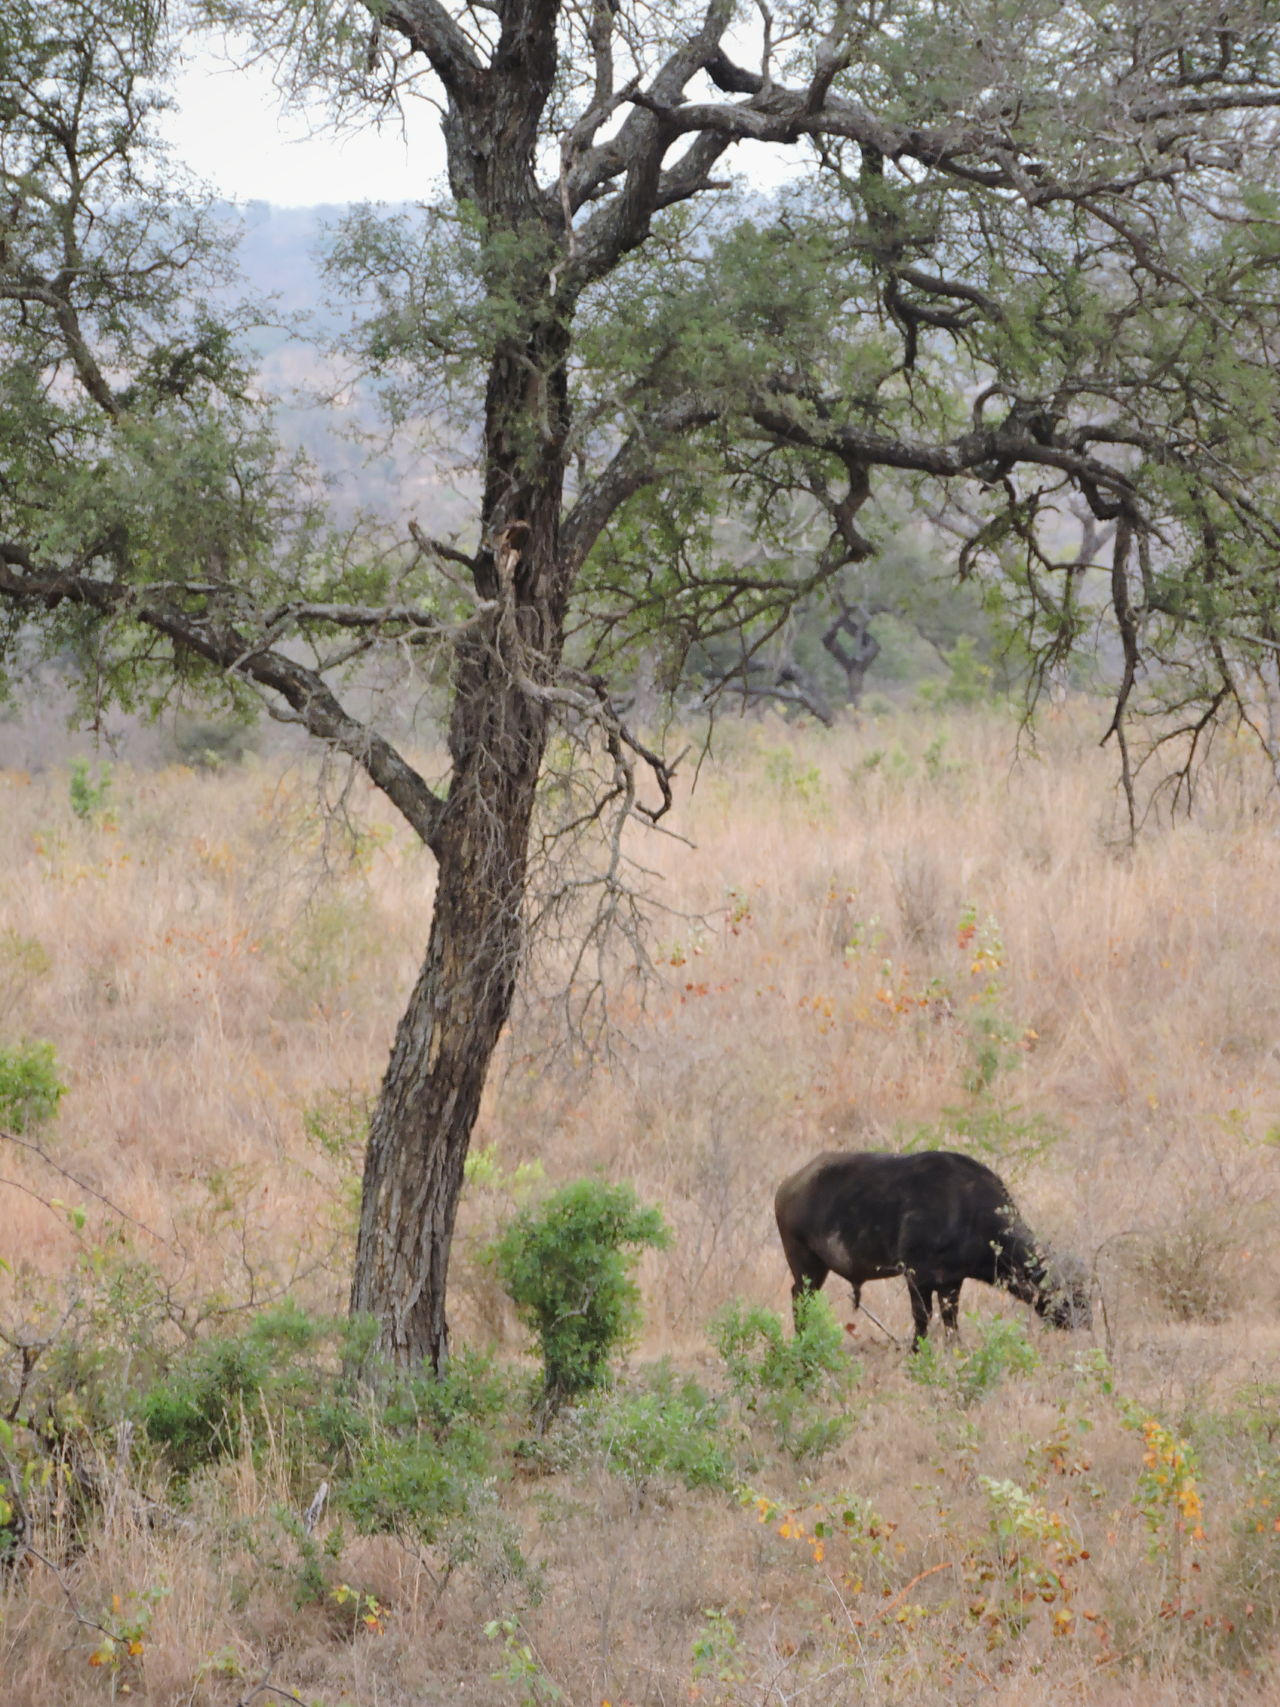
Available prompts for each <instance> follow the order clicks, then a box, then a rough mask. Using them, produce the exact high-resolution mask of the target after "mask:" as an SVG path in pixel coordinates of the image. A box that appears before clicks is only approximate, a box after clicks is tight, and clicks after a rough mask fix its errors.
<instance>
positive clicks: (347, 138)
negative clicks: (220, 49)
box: [160, 51, 444, 207]
mask: <svg viewBox="0 0 1280 1707" xmlns="http://www.w3.org/2000/svg"><path fill="white" fill-rule="evenodd" d="M174 95H175V98H176V100H177V102H178V107H177V110H176V111H175V112H172V113H169V114H167V115H165V117H164V119H163V122H162V123H161V125H160V130H161V132H162V134H163V135H164V136H165V137H166V138H167V140H168V141H169V142H170V143H171V144H172V146H173V148H174V150H175V152H176V153H177V155H178V157H179V159H181V160H183V161H185V163H186V164H187V165H188V166H189V167H190V168H191V170H192V171H193V172H194V173H195V174H196V176H197V177H198V178H200V179H201V180H202V181H203V182H204V183H205V184H208V185H209V186H210V187H211V188H212V189H213V190H214V191H215V192H216V194H218V195H219V196H223V197H225V198H226V199H227V200H229V201H237V202H246V201H266V202H271V203H273V204H274V205H275V206H277V207H317V206H320V205H321V204H322V203H326V202H354V201H415V200H426V199H428V198H429V196H430V194H431V190H432V186H433V185H434V184H435V183H436V182H437V181H438V179H439V178H440V176H441V175H442V173H443V170H444V150H443V146H442V145H441V143H440V141H439V135H438V132H436V131H435V129H434V127H433V126H431V125H424V126H423V132H424V134H423V135H422V136H421V137H420V138H418V139H417V140H416V142H415V145H414V147H413V148H412V149H410V148H409V147H408V146H407V145H406V142H405V138H404V135H403V133H402V132H401V130H400V128H399V126H398V125H394V124H388V125H387V126H385V127H384V128H383V129H381V130H375V129H373V128H368V129H364V130H360V131H355V132H346V133H344V134H337V133H335V132H334V130H333V129H332V127H330V126H325V125H324V124H323V122H322V118H323V115H322V114H320V113H317V114H316V115H315V117H314V119H313V120H312V121H311V122H310V123H309V122H308V118H307V116H306V115H305V114H302V113H296V112H290V113H284V112H282V103H281V98H280V95H279V93H278V92H277V91H276V89H275V88H274V87H273V85H272V82H271V75H270V72H269V71H268V70H267V68H266V67H265V66H261V65H259V66H248V67H246V68H244V69H240V68H236V67H232V66H230V65H229V64H228V63H227V62H226V61H225V60H224V59H221V58H219V57H215V56H214V55H213V54H211V53H210V52H207V51H202V52H201V53H200V54H199V55H193V56H192V57H191V58H189V59H188V60H187V62H186V64H185V66H184V68H183V71H182V73H181V75H180V77H179V79H178V81H177V84H176V87H175V89H174Z"/></svg>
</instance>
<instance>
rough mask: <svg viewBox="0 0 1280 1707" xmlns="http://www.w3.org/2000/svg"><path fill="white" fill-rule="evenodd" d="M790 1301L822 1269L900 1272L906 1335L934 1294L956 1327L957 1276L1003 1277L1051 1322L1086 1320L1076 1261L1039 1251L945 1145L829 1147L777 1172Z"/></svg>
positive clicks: (991, 1180) (877, 1276) (921, 1334)
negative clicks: (895, 1151) (906, 1151)
mask: <svg viewBox="0 0 1280 1707" xmlns="http://www.w3.org/2000/svg"><path fill="white" fill-rule="evenodd" d="M774 1210H775V1212H776V1214H777V1217H778V1231H779V1233H780V1234H781V1235H782V1248H783V1250H784V1251H785V1252H786V1254H787V1261H788V1263H789V1264H790V1265H791V1273H792V1276H793V1280H794V1284H793V1285H792V1288H791V1297H792V1299H793V1301H794V1300H795V1299H797V1298H799V1296H800V1294H801V1293H802V1292H803V1291H804V1290H805V1288H806V1287H813V1288H814V1289H815V1290H816V1288H818V1287H819V1286H821V1285H822V1283H823V1281H824V1280H825V1279H826V1278H827V1275H828V1274H829V1273H832V1272H834V1273H836V1274H838V1275H841V1276H843V1278H844V1279H845V1280H847V1281H849V1282H850V1283H851V1284H852V1286H853V1303H854V1308H855V1309H856V1308H857V1307H858V1305H859V1303H860V1302H861V1294H862V1287H863V1283H864V1282H865V1281H868V1280H887V1279H889V1278H890V1276H892V1275H895V1274H900V1275H902V1276H904V1278H905V1279H906V1282H907V1289H908V1291H909V1292H910V1294H911V1315H912V1319H913V1320H914V1322H915V1344H916V1345H919V1344H920V1343H921V1341H922V1340H923V1339H924V1338H925V1337H926V1336H927V1334H928V1332H929V1317H930V1315H931V1314H932V1311H933V1295H934V1293H935V1292H936V1293H937V1294H938V1309H939V1313H940V1315H941V1317H942V1325H943V1327H944V1328H945V1329H946V1330H947V1332H948V1333H952V1334H954V1333H956V1332H958V1323H957V1320H956V1314H957V1311H958V1310H959V1307H960V1288H961V1286H962V1285H963V1283H964V1282H965V1281H966V1280H985V1281H986V1282H987V1284H988V1285H989V1286H1003V1287H1004V1288H1005V1289H1006V1290H1007V1291H1009V1292H1012V1293H1013V1295H1014V1297H1015V1298H1021V1299H1022V1300H1023V1302H1024V1303H1027V1304H1034V1306H1035V1308H1036V1311H1037V1313H1038V1314H1039V1315H1041V1316H1044V1317H1046V1318H1047V1319H1048V1320H1049V1321H1050V1322H1052V1323H1053V1325H1054V1327H1057V1328H1075V1327H1088V1326H1089V1325H1090V1323H1091V1319H1092V1315H1091V1311H1090V1308H1089V1293H1088V1289H1087V1287H1086V1285H1085V1283H1084V1274H1083V1271H1082V1269H1081V1268H1080V1266H1079V1264H1077V1263H1075V1262H1073V1261H1071V1260H1070V1259H1064V1260H1055V1259H1050V1258H1047V1257H1046V1255H1045V1254H1044V1252H1043V1251H1042V1250H1041V1249H1040V1247H1039V1246H1038V1245H1037V1244H1036V1242H1035V1240H1034V1239H1033V1238H1032V1236H1031V1233H1030V1231H1029V1229H1028V1228H1027V1226H1026V1224H1025V1223H1024V1222H1023V1221H1022V1220H1021V1219H1020V1217H1019V1215H1018V1211H1017V1210H1016V1208H1015V1207H1014V1204H1013V1200H1012V1198H1011V1197H1010V1196H1009V1193H1008V1191H1007V1190H1006V1189H1005V1185H1004V1181H1003V1180H1002V1179H1001V1178H1000V1177H999V1175H998V1174H994V1173H992V1171H991V1169H990V1168H987V1167H984V1166H983V1165H982V1163H981V1162H975V1161H974V1159H973V1157H972V1156H963V1155H960V1154H959V1153H958V1152H957V1151H955V1150H924V1151H921V1152H920V1153H919V1154H918V1155H913V1156H890V1155H884V1154H882V1153H880V1152H876V1151H870V1152H863V1153H856V1152H849V1151H839V1150H828V1151H826V1152H825V1153H824V1154H823V1155H821V1156H817V1157H815V1158H814V1160H813V1161H811V1162H809V1163H808V1164H807V1165H806V1166H805V1167H803V1168H801V1169H800V1171H799V1173H795V1174H792V1175H791V1177H790V1178H789V1179H785V1180H783V1182H782V1184H781V1185H780V1186H779V1187H778V1193H777V1196H776V1198H775V1199H774Z"/></svg>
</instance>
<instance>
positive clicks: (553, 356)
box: [351, 279, 569, 1369]
mask: <svg viewBox="0 0 1280 1707" xmlns="http://www.w3.org/2000/svg"><path fill="white" fill-rule="evenodd" d="M538 285H541V287H542V289H541V291H540V292H539V291H538V289H537V286H538ZM531 298H532V300H531V301H530V302H529V303H528V314H529V318H528V321H527V325H528V328H529V330H528V333H527V336H526V338H525V339H524V340H523V341H522V342H521V343H520V344H519V346H518V347H515V348H513V347H511V346H508V347H507V348H506V349H504V350H502V351H500V352H499V353H498V354H497V355H496V356H495V359H494V361H493V363H492V365H491V368H490V376H489V388H488V396H487V401H486V445H487V449H488V457H487V468H486V479H485V497H484V505H483V513H482V533H481V539H482V544H481V548H480V550H479V551H478V553H477V556H476V572H475V579H476V590H477V593H478V594H479V595H480V596H481V597H482V598H483V599H486V600H489V601H492V602H493V605H494V607H495V608H494V609H493V610H492V611H490V612H489V613H487V614H486V615H485V616H484V617H483V619H482V620H481V621H480V622H479V623H475V624H473V625H471V627H470V629H469V631H468V633H467V635H466V637H465V638H464V639H463V640H461V641H460V642H459V644H458V647H457V651H456V654H455V667H454V673H453V709H452V712H451V716H450V724H449V752H450V757H451V759H452V769H451V773H450V780H449V795H448V801H447V804H446V807H445V810H444V814H443V817H442V820H441V823H440V826H439V829H438V830H437V832H436V833H435V834H434V835H433V837H432V844H431V845H432V851H433V852H434V853H435V855H436V859H437V863H438V878H437V889H436V900H435V908H434V912H433V915H432V921H431V936H430V941H429V944H428V948H427V956H426V960H425V962H424V964H423V967H422V971H421V973H420V974H419V976H418V981H417V984H416V986H415V988H414V991H413V995H412V998H411V999H410V1002H409V1006H408V1009H407V1010H406V1012H405V1015H404V1017H403V1019H402V1020H401V1021H400V1025H399V1028H398V1030H397V1033H396V1040H395V1045H394V1048H393V1050H392V1054H391V1060H390V1064H389V1065H388V1068H387V1072H386V1076H385V1078H384V1079H383V1083H382V1089H381V1092H380V1094H379V1098H378V1103H377V1107H376V1109H375V1111H374V1116H373V1120H372V1122H371V1125H370V1131H369V1146H368V1151H367V1154H366V1157H365V1170H364V1182H363V1196H362V1202H361V1214H360V1230H359V1236H358V1240H357V1245H356V1260H355V1271H354V1276H353V1280H352V1287H351V1309H352V1311H353V1313H362V1314H371V1315H373V1316H375V1317H376V1318H377V1320H378V1323H379V1338H378V1344H379V1349H380V1350H381V1351H382V1352H384V1353H385V1354H386V1355H387V1356H389V1357H391V1358H392V1359H393V1360H394V1361H395V1362H396V1363H398V1364H401V1365H417V1364H422V1363H429V1364H430V1365H432V1366H433V1367H435V1368H437V1369H438V1368H439V1367H440V1364H441V1362H442V1361H443V1360H444V1359H445V1358H446V1357H447V1355H448V1349H449V1333H448V1324H447V1321H446V1318H445V1284H446V1277H447V1273H448V1266H449V1250H450V1246H451V1244H452V1240H453V1227H454V1219H455V1216H456V1212H457V1205H458V1198H459V1195H460V1193H461V1190H462V1177H463V1174H462V1171H463V1163H464V1161H465V1160H466V1155H467V1149H468V1146H469V1144H470V1141H471V1132H472V1128H473V1127H474V1125H475V1121H476V1116H477V1114H478V1112H479V1108H480V1098H481V1094H482V1092H483V1090H484V1084H485V1079H486V1077H487V1075H488V1070H489V1065H490V1062H491V1061H492V1059H493V1054H494V1051H495V1049H496V1048H497V1046H498V1041H499V1038H500V1036H501V1034H502V1028H503V1026H504V1025H505V1024H506V1020H507V1016H508V1013H509V1012H510V1008H511V1000H512V996H513V994H514V991H515V982H516V976H517V973H518V971H519V966H520V961H521V955H522V947H523V942H522V938H523V907H524V891H525V880H526V871H527V864H528V849H529V830H530V825H531V822H532V818H533V810H534V806H535V803H536V797H537V786H538V777H539V774H540V771H541V766H542V759H543V754H544V752H545V750H546V744H547V735H548V729H549V725H550V716H549V708H550V697H549V694H548V693H547V691H546V690H547V689H548V688H549V687H550V685H551V684H552V683H553V681H554V678H555V674H556V671H557V669H558V667H559V663H560V653H561V647H562V644H563V637H564V620H565V611H566V608H567V604H568V594H569V572H568V570H567V569H566V567H565V565H564V563H563V561H562V559H561V556H560V552H559V524H560V508H561V497H562V491H563V483H564V463H565V441H566V437H567V400H566V399H567V385H566V378H565V366H564V361H565V350H566V346H567V337H566V335H565V333H564V331H563V329H562V328H561V327H559V326H558V325H557V324H556V323H555V322H554V320H553V319H552V317H551V316H550V315H549V314H548V312H547V296H546V280H545V279H542V280H539V281H535V288H534V290H533V291H532V292H531Z"/></svg>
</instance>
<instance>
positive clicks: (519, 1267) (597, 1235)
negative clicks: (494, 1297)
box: [490, 1179, 671, 1403]
mask: <svg viewBox="0 0 1280 1707" xmlns="http://www.w3.org/2000/svg"><path fill="white" fill-rule="evenodd" d="M670 1237H671V1236H670V1234H669V1233H668V1232H667V1229H666V1227H665V1226H664V1225H663V1221H662V1216H661V1214H660V1212H659V1211H658V1210H657V1209H653V1208H647V1207H645V1206H644V1205H642V1204H641V1203H639V1202H638V1201H637V1199H636V1195H635V1192H634V1191H633V1190H632V1188H631V1187H630V1186H629V1185H608V1184H606V1183H605V1181H603V1180H590V1179H588V1180H577V1181H575V1182H574V1183H573V1184H572V1185H567V1186H564V1187H562V1189H561V1190H559V1191H557V1192H553V1193H552V1194H551V1196H550V1197H548V1198H546V1199H545V1200H544V1201H543V1202H542V1203H541V1204H540V1205H538V1206H537V1207H531V1208H529V1209H526V1210H523V1211H522V1212H521V1213H520V1214H519V1215H517V1216H516V1218H515V1219H514V1220H513V1221H512V1222H511V1224H510V1226H508V1228H507V1229H506V1231H505V1232H504V1233H503V1234H502V1236H501V1237H500V1238H499V1239H497V1240H495V1241H494V1243H493V1245H492V1246H491V1247H490V1252H491V1256H492V1260H493V1263H494V1265H495V1267H496V1269H497V1273H498V1278H499V1279H500V1280H501V1282H502V1285H503V1288H504V1289H505V1291H506V1292H507V1294H508V1296H509V1297H510V1298H511V1300H512V1302H513V1303H514V1305H515V1307H516V1312H517V1314H518V1315H519V1317H520V1319H521V1321H523V1322H524V1323H525V1324H526V1325H527V1326H528V1327H531V1328H532V1329H533V1331H534V1334H535V1335H536V1337H537V1341H538V1348H539V1351H540V1352H541V1354H542V1362H543V1371H544V1391H545V1393H546V1395H547V1397H548V1399H549V1400H551V1401H552V1402H553V1403H559V1401H560V1400H562V1399H565V1398H567V1397H569V1396H571V1395H572V1394H575V1393H583V1392H587V1391H589V1390H590V1389H591V1388H593V1387H599V1386H601V1385H602V1384H603V1383H604V1382H605V1381H606V1380H607V1379H608V1374H609V1359H610V1358H611V1356H612V1355H613V1354H614V1353H615V1352H616V1351H618V1350H620V1349H621V1347H622V1346H624V1345H625V1344H626V1343H627V1342H628V1341H629V1340H630V1339H631V1337H632V1336H633V1335H634V1333H635V1330H636V1328H637V1326H638V1324H639V1320H640V1294H639V1289H638V1288H637V1286H636V1284H635V1282H634V1280H633V1279H632V1278H631V1271H632V1269H633V1268H634V1267H635V1263H636V1253H637V1252H638V1251H639V1250H640V1249H641V1248H642V1247H644V1246H646V1245H649V1246H654V1247H658V1248H661V1247H663V1246H665V1245H667V1244H668V1243H669V1242H670Z"/></svg>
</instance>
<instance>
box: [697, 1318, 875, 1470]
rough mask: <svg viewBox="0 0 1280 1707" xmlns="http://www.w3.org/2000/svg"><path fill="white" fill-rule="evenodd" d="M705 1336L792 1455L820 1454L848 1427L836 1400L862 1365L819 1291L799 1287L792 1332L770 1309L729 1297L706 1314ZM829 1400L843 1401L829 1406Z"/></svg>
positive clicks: (740, 1393)
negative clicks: (722, 1306) (730, 1300)
mask: <svg viewBox="0 0 1280 1707" xmlns="http://www.w3.org/2000/svg"><path fill="white" fill-rule="evenodd" d="M711 1341H712V1344H713V1345H714V1346H715V1348H716V1350H717V1351H718V1352H719V1353H720V1356H721V1357H722V1358H723V1359H724V1363H725V1368H726V1371H727V1373H728V1376H729V1385H730V1387H731V1388H732V1390H733V1392H734V1394H735V1395H736V1397H737V1398H738V1399H739V1401H740V1402H741V1403H742V1404H743V1405H744V1406H745V1408H746V1409H747V1411H749V1412H753V1413H755V1414H757V1415H759V1416H762V1417H764V1418H766V1419H767V1420H768V1421H769V1422H770V1423H771V1425H772V1427H773V1431H774V1434H775V1435H776V1437H777V1440H778V1444H779V1445H780V1446H781V1447H783V1449H784V1450H785V1451H787V1452H789V1453H790V1454H791V1456H792V1457H793V1458H817V1457H820V1456H821V1455H822V1453H824V1452H827V1451H830V1449H831V1448H832V1447H833V1446H835V1445H836V1444H838V1442H839V1441H841V1440H842V1439H843V1438H844V1436H845V1435H846V1434H847V1433H848V1430H849V1427H850V1423H851V1418H850V1417H849V1416H848V1415H847V1414H846V1413H845V1411H844V1409H843V1405H842V1401H843V1400H844V1398H845V1396H846V1395H847V1392H848V1389H849V1387H850V1386H851V1385H852V1383H853V1382H854V1381H855V1380H856V1379H857V1377H858V1376H859V1374H860V1373H861V1369H860V1366H859V1365H858V1364H857V1363H855V1362H853V1361H852V1360H851V1359H850V1357H849V1355H848V1353H847V1352H846V1351H845V1346H844V1333H843V1330H842V1329H841V1327H840V1324H839V1322H838V1321H837V1320H836V1318H835V1314H834V1312H833V1311H832V1308H831V1306H830V1304H829V1303H828V1302H827V1300H826V1299H825V1298H824V1297H823V1296H822V1295H821V1293H816V1292H806V1293H803V1294H802V1295H801V1297H800V1300H799V1304H798V1307H797V1312H796V1329H795V1333H794V1334H793V1335H790V1336H788V1334H787V1330H786V1327H785V1326H784V1324H783V1321H782V1318H781V1317H780V1316H778V1315H776V1314H775V1313H774V1311H772V1310H766V1309H764V1308H763V1307H761V1306H759V1305H756V1306H753V1307H751V1308H750V1309H748V1308H746V1307H745V1306H744V1305H742V1304H739V1303H733V1304H730V1305H729V1306H728V1307H727V1308H726V1309H724V1310H722V1311H721V1312H720V1314H719V1315H718V1316H717V1317H716V1318H715V1320H714V1321H713V1322H712V1324H711ZM831 1401H835V1402H836V1403H840V1404H841V1407H842V1408H841V1409H840V1410H838V1411H835V1412H834V1413H833V1412H832V1411H831V1410H830V1409H829V1404H830V1402H831Z"/></svg>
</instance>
